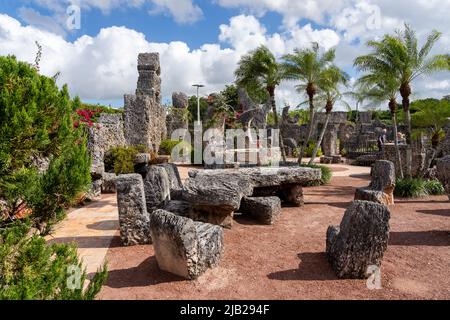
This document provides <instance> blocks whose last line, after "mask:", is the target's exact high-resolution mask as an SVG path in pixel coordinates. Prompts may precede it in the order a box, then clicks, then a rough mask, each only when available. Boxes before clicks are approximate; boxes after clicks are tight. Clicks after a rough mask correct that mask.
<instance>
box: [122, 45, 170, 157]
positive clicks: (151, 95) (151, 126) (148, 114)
mask: <svg viewBox="0 0 450 320" xmlns="http://www.w3.org/2000/svg"><path fill="white" fill-rule="evenodd" d="M138 71H139V79H138V82H137V89H136V95H125V97H124V100H125V103H124V105H125V119H124V120H125V123H124V131H125V139H126V141H127V144H128V145H132V146H138V145H142V146H145V147H147V148H148V149H149V150H151V151H154V152H158V151H159V145H160V143H161V140H162V139H163V138H165V136H166V112H165V110H164V108H163V107H162V106H161V78H160V75H161V67H160V64H159V54H158V53H141V54H139V57H138Z"/></svg>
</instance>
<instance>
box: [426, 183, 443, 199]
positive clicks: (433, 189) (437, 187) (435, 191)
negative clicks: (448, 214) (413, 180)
mask: <svg viewBox="0 0 450 320" xmlns="http://www.w3.org/2000/svg"><path fill="white" fill-rule="evenodd" d="M425 191H426V193H427V194H428V195H430V196H442V195H444V194H445V189H444V186H443V185H442V183H441V182H440V181H439V180H428V181H425Z"/></svg>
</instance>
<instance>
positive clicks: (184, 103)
mask: <svg viewBox="0 0 450 320" xmlns="http://www.w3.org/2000/svg"><path fill="white" fill-rule="evenodd" d="M172 105H173V107H174V108H177V109H186V108H187V107H188V105H189V97H188V96H187V94H185V93H183V92H174V93H172Z"/></svg>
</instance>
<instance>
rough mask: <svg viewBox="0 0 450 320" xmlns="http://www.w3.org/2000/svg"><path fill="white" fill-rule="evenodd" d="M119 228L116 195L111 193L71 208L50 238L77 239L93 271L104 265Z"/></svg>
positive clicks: (67, 241)
mask: <svg viewBox="0 0 450 320" xmlns="http://www.w3.org/2000/svg"><path fill="white" fill-rule="evenodd" d="M118 228H119V221H118V211H117V199H116V195H115V194H107V195H102V197H101V200H99V201H95V202H93V203H91V204H89V205H87V206H86V207H83V208H80V209H76V210H74V211H72V212H70V213H69V214H68V216H67V218H66V219H65V220H64V221H63V222H61V223H60V224H59V225H58V226H57V227H56V229H55V231H54V233H53V234H52V235H51V236H48V237H47V238H46V239H47V241H48V242H50V243H72V242H74V243H76V244H77V246H78V253H79V255H80V257H81V258H82V259H83V262H84V265H85V267H86V271H87V273H88V274H89V273H92V272H95V271H97V269H98V268H99V267H101V266H103V264H104V262H105V257H106V253H107V252H108V249H109V247H110V246H111V241H112V239H113V238H114V236H115V235H116V233H117V230H118Z"/></svg>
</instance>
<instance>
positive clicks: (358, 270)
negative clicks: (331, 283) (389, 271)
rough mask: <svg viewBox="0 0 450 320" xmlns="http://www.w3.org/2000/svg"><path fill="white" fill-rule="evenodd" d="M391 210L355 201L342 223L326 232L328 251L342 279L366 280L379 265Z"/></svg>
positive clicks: (379, 205)
mask: <svg viewBox="0 0 450 320" xmlns="http://www.w3.org/2000/svg"><path fill="white" fill-rule="evenodd" d="M389 219H390V212H389V209H388V208H387V207H386V206H384V205H382V204H378V203H374V202H369V201H355V202H353V203H352V204H351V205H350V207H349V208H348V209H347V211H346V212H345V214H344V217H343V219H342V222H341V224H340V226H330V227H329V228H328V231H327V241H326V252H327V258H328V261H329V262H330V264H331V267H332V269H333V270H334V272H335V273H336V275H337V276H338V277H339V278H345V279H366V278H368V277H369V276H370V273H368V272H369V271H370V269H371V268H372V267H373V266H376V267H378V268H379V267H380V266H381V262H382V259H383V255H384V252H385V251H386V249H387V245H388V240H389Z"/></svg>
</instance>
